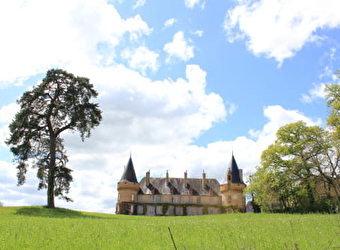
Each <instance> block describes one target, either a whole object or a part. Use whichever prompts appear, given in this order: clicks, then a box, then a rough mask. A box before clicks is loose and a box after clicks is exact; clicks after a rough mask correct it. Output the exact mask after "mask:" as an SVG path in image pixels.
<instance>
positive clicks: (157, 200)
mask: <svg viewBox="0 0 340 250" xmlns="http://www.w3.org/2000/svg"><path fill="white" fill-rule="evenodd" d="M156 202H158V203H161V202H162V196H160V195H158V196H156Z"/></svg>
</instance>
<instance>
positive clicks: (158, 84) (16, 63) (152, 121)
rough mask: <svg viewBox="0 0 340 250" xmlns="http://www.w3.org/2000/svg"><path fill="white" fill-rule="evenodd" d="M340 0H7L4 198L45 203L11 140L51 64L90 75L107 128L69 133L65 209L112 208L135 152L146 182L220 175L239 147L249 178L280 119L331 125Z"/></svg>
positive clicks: (0, 115) (1, 160)
mask: <svg viewBox="0 0 340 250" xmlns="http://www.w3.org/2000/svg"><path fill="white" fill-rule="evenodd" d="M339 5H340V2H339V1H337V0H324V1H322V2H320V1H317V0H314V1H310V0H309V1H307V0H299V1H296V0H286V1H278V0H270V1H269V0H257V1H255V0H249V1H245V0H233V1H231V0H230V1H204V0H178V1H171V0H162V1H156V0H137V1H136V0H130V1H124V0H111V1H109V0H107V1H105V0H87V1H83V0H60V1H46V0H25V1H24V0H17V1H11V2H8V1H0V32H1V37H2V39H1V41H0V55H1V56H0V67H1V69H2V73H1V74H0V90H1V99H0V171H1V173H2V175H1V177H0V201H2V202H3V203H4V205H41V204H45V191H37V190H36V189H37V184H38V182H37V179H36V177H35V172H34V170H31V171H29V173H28V178H27V183H26V184H25V185H24V186H22V187H17V186H16V176H15V174H16V170H15V166H14V165H13V163H12V161H11V159H12V158H11V157H12V156H11V154H10V152H9V149H8V148H7V147H6V145H5V144H4V143H3V141H4V140H5V138H7V137H8V124H9V122H10V121H11V119H12V118H13V116H14V114H15V112H16V111H17V110H18V107H17V105H16V104H15V101H16V99H18V98H19V97H20V95H21V94H22V93H23V92H24V91H26V90H28V89H30V88H32V86H33V85H36V84H38V83H39V82H40V81H41V79H42V78H43V77H44V75H45V73H46V71H47V70H48V69H50V68H62V69H65V70H67V71H69V72H72V73H74V74H76V75H79V76H85V77H88V78H90V80H91V82H92V83H93V84H94V86H95V88H96V89H97V90H98V91H99V93H100V95H99V98H98V99H97V100H96V101H97V102H98V103H99V104H100V107H101V109H102V110H103V118H104V119H103V122H102V123H101V125H100V126H99V127H98V128H97V129H96V130H95V131H93V133H92V137H91V138H90V139H88V140H85V142H82V141H81V139H80V137H79V135H77V134H71V133H66V134H65V135H63V137H64V138H65V142H66V148H67V151H68V154H69V158H70V162H69V167H71V168H72V169H74V179H75V181H74V182H73V184H72V190H71V193H70V196H71V197H72V198H73V199H74V200H75V202H74V203H65V202H63V201H59V200H57V205H58V206H63V207H69V208H73V209H79V210H88V211H99V212H114V208H115V202H116V197H117V192H116V183H117V181H119V179H120V177H121V174H122V172H123V167H124V165H125V164H126V163H127V161H128V157H129V155H130V152H131V154H132V158H133V161H134V164H135V168H136V172H137V175H138V179H140V178H142V177H143V175H144V174H145V172H146V171H148V170H150V171H151V175H153V176H164V175H165V172H166V171H167V170H168V171H169V174H170V176H173V177H181V176H182V175H183V172H184V171H188V175H189V177H191V178H195V177H197V178H198V177H200V176H201V174H202V171H203V170H204V171H205V172H206V173H207V177H208V178H216V179H218V180H219V181H220V182H223V179H224V178H223V177H224V174H225V172H226V170H227V167H228V163H229V160H230V157H231V151H232V150H233V152H234V155H235V157H236V160H237V162H238V165H239V167H240V168H243V169H244V174H245V179H247V176H248V175H249V174H251V173H253V172H254V171H255V166H256V165H258V164H259V159H260V155H261V152H262V151H263V150H264V149H266V148H267V147H268V145H270V144H271V143H273V142H274V140H275V133H276V131H277V129H278V128H279V127H280V126H283V125H285V124H287V123H291V122H295V121H298V120H303V121H305V122H307V123H308V124H318V125H321V126H325V119H326V118H327V115H328V112H329V111H328V109H327V107H326V104H325V99H324V91H323V89H324V85H325V84H327V83H338V80H337V76H336V75H335V72H336V70H337V69H338V68H340V57H339V43H338V41H339V38H340V32H339V27H340V16H339V15H338V13H337V10H338V9H339V7H340V6H339Z"/></svg>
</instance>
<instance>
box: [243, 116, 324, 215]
mask: <svg viewBox="0 0 340 250" xmlns="http://www.w3.org/2000/svg"><path fill="white" fill-rule="evenodd" d="M326 135H327V132H326V131H324V130H323V129H322V128H321V127H319V126H307V125H306V124H305V123H304V122H302V121H299V122H296V123H291V124H288V125H286V126H283V127H281V128H280V129H279V130H278V131H277V134H276V136H277V139H276V140H275V142H274V143H273V144H272V145H270V146H269V147H268V148H267V149H266V150H265V151H264V152H263V153H262V156H261V167H260V168H259V169H258V170H257V172H256V174H255V176H256V179H253V183H251V184H250V186H249V190H253V189H254V187H256V189H257V192H259V193H263V194H262V197H261V196H260V197H259V198H260V201H257V202H258V203H262V205H265V200H266V199H267V201H268V200H270V199H268V197H275V198H276V204H272V206H276V207H278V208H281V209H282V210H283V211H292V210H294V209H297V208H300V209H302V210H305V211H306V210H309V211H315V210H317V209H318V205H317V204H318V203H319V196H318V195H317V192H316V190H317V187H318V186H319V185H320V183H322V182H323V181H324V180H323V178H320V176H321V175H320V172H322V173H325V171H324V170H325V169H324V167H321V166H322V164H321V160H322V159H323V160H325V157H324V156H325V153H326V152H328V149H329V148H330V144H329V143H328V142H327V140H325V138H326ZM259 170H260V171H259ZM260 183H261V184H260ZM265 206H267V208H268V205H265Z"/></svg>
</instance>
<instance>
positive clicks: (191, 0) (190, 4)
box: [184, 0, 205, 9]
mask: <svg viewBox="0 0 340 250" xmlns="http://www.w3.org/2000/svg"><path fill="white" fill-rule="evenodd" d="M200 2H201V1H200V0H184V4H185V7H187V8H190V9H192V8H194V7H195V5H198V4H200ZM200 7H201V9H204V8H205V2H203V3H202V4H201V6H200Z"/></svg>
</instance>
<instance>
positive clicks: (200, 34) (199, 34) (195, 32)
mask: <svg viewBox="0 0 340 250" xmlns="http://www.w3.org/2000/svg"><path fill="white" fill-rule="evenodd" d="M192 33H193V34H195V35H197V36H199V37H202V36H203V30H196V31H193V32H192Z"/></svg>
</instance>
